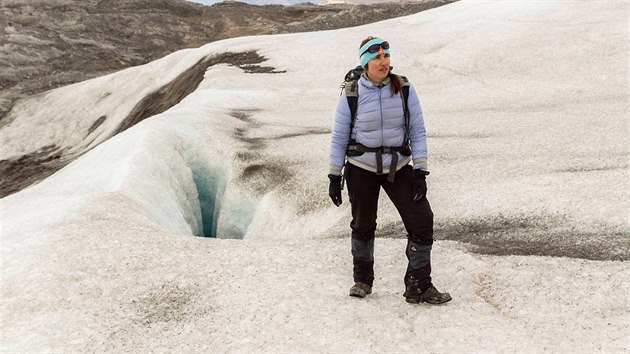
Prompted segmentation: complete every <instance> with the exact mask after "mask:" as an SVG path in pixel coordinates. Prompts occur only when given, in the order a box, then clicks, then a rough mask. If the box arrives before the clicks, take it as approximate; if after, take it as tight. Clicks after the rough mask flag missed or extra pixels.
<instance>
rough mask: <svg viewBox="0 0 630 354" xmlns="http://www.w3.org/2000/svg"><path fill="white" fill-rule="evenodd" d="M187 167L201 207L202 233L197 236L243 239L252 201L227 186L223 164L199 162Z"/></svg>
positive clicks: (252, 205)
mask: <svg viewBox="0 0 630 354" xmlns="http://www.w3.org/2000/svg"><path fill="white" fill-rule="evenodd" d="M190 167H191V170H192V175H193V180H194V182H195V187H196V189H197V194H198V196H199V206H200V208H201V223H200V224H201V226H202V228H201V232H200V233H201V234H199V235H196V236H204V237H214V238H226V239H227V238H229V239H242V238H243V237H244V236H245V234H246V233H247V229H248V228H249V225H250V224H251V222H252V219H253V218H254V213H255V205H254V203H253V202H252V201H251V200H250V199H249V198H247V197H244V196H241V195H239V193H237V192H236V191H233V190H227V181H226V178H225V173H224V171H223V169H222V168H219V167H215V168H210V167H209V166H204V165H201V164H196V165H194V166H190Z"/></svg>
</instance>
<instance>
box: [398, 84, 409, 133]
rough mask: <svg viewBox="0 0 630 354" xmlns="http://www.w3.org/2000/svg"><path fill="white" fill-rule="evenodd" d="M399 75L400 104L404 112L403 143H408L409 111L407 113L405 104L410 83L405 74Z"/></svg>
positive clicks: (407, 99) (407, 109)
mask: <svg viewBox="0 0 630 354" xmlns="http://www.w3.org/2000/svg"><path fill="white" fill-rule="evenodd" d="M399 77H400V81H401V86H402V88H401V90H402V94H401V98H402V104H403V111H404V113H405V144H408V143H409V125H410V123H409V121H410V119H411V118H410V115H411V114H410V113H409V106H408V105H407V102H408V101H409V86H410V85H411V84H410V83H409V79H407V77H406V76H402V75H401V76H399Z"/></svg>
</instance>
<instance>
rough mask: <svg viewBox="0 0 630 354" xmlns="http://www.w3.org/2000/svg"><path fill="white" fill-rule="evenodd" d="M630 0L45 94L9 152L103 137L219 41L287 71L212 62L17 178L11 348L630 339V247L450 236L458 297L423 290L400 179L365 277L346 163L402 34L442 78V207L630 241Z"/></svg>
mask: <svg viewBox="0 0 630 354" xmlns="http://www.w3.org/2000/svg"><path fill="white" fill-rule="evenodd" d="M628 5H629V4H628V1H616V0H612V1H535V2H533V1H532V2H527V1H466V0H462V1H460V2H457V3H453V4H450V5H446V6H443V7H440V8H436V9H433V10H429V11H426V12H422V13H419V14H416V15H413V16H408V17H405V18H400V19H393V20H388V21H384V22H379V23H375V24H370V25H366V26H363V27H356V28H350V29H341V30H335V31H324V32H314V33H303V34H291V35H277V36H256V37H244V38H237V39H231V40H226V41H220V42H215V43H211V44H208V45H206V46H203V47H201V48H198V49H188V50H185V51H181V52H177V53H174V54H172V55H170V56H167V57H165V58H162V59H160V60H157V61H155V62H152V63H149V64H146V65H143V66H139V67H135V68H130V69H127V70H124V71H120V72H118V73H115V74H112V75H108V76H105V77H101V78H97V79H94V80H90V81H86V82H83V83H78V84H74V85H71V86H67V87H64V88H60V89H57V90H54V91H51V92H49V93H46V94H43V95H40V96H38V97H37V98H35V99H33V100H30V101H25V102H23V103H22V105H21V106H19V107H18V109H20V110H23V111H24V112H27V113H26V114H24V115H20V116H19V117H18V118H17V119H16V120H15V121H13V122H12V123H11V124H9V125H7V126H5V127H3V128H2V129H1V130H0V138H1V139H2V154H1V155H0V156H1V157H2V158H8V157H11V156H19V155H20V154H23V153H25V152H29V151H33V150H36V149H38V148H41V147H43V146H47V145H51V144H53V145H56V146H60V147H72V148H75V149H77V154H79V153H82V152H83V151H84V150H85V149H88V148H92V147H93V146H94V145H96V144H97V143H98V142H100V141H97V140H95V143H93V142H92V140H86V136H85V130H86V129H88V128H89V127H91V126H92V125H93V124H94V122H95V121H96V120H97V119H98V118H99V117H101V116H102V115H106V116H107V117H108V120H107V121H106V122H105V123H103V124H102V125H100V126H99V128H98V130H97V131H96V132H95V135H98V136H103V137H104V136H107V135H108V132H111V131H115V128H116V124H119V123H120V122H121V121H122V119H124V117H125V115H126V114H128V112H129V111H130V110H131V109H132V107H133V102H137V100H138V97H143V96H145V95H147V94H148V93H150V92H152V90H155V89H158V88H159V87H161V86H162V85H164V83H165V82H168V81H169V80H171V79H172V78H174V77H176V76H177V75H179V74H180V73H182V72H183V71H185V70H186V69H187V68H189V67H190V66H191V65H193V64H195V63H197V62H198V61H199V60H200V59H201V58H203V57H205V56H207V55H218V54H221V53H224V52H245V51H250V50H256V51H258V53H259V54H261V55H263V56H264V57H266V58H268V60H267V61H266V62H265V63H264V65H266V66H273V67H275V68H277V69H278V70H283V71H286V72H285V73H280V74H246V73H244V72H243V71H242V70H240V69H238V68H236V67H233V66H229V65H226V64H221V65H215V66H212V67H211V68H209V69H208V71H207V72H206V74H205V78H204V81H202V83H201V84H200V85H199V87H198V88H197V90H196V91H194V92H193V93H192V94H190V95H189V96H187V97H186V98H185V99H184V100H182V101H181V102H180V103H179V104H177V105H176V106H174V107H172V108H171V109H169V110H167V111H166V112H164V113H161V114H159V115H156V116H154V117H151V118H150V119H147V120H145V121H143V122H141V123H139V124H137V125H135V126H134V127H132V128H130V129H128V130H126V131H124V132H123V133H120V134H118V135H116V136H114V137H113V138H111V139H109V140H106V141H105V142H103V143H101V144H100V145H98V146H96V147H95V148H93V149H91V150H89V152H87V153H86V154H85V155H83V156H81V157H80V158H78V159H77V160H75V161H74V162H73V163H71V164H70V165H68V166H66V167H65V168H64V169H62V170H61V171H59V172H58V173H56V174H54V175H53V176H51V177H49V178H47V179H45V180H44V181H42V182H40V183H39V184H37V185H34V186H32V187H30V188H27V189H25V190H23V191H21V192H19V193H16V194H14V195H11V196H8V197H5V198H3V199H2V200H1V207H2V279H1V280H2V282H1V285H2V300H1V303H0V311H1V314H2V316H1V319H0V321H1V328H2V331H1V336H2V337H1V338H0V343H1V344H0V351H2V352H76V351H81V352H84V351H98V352H100V351H115V352H120V351H131V352H143V351H156V352H157V351H159V352H175V351H186V352H208V351H213V352H215V351H216V352H246V351H254V352H296V351H299V352H543V351H550V352H569V351H570V352H580V353H590V352H593V351H598V352H627V351H629V350H630V339H629V336H628V333H630V316H629V315H630V309H629V307H628V293H630V283H629V282H628V276H629V275H630V273H629V272H628V266H627V261H612V260H598V261H595V260H587V259H579V258H566V257H542V256H534V255H530V256H515V255H509V256H493V255H483V254H479V253H473V252H471V250H470V248H469V247H468V245H467V244H465V243H459V242H455V241H446V240H443V239H442V240H440V234H439V232H438V233H437V234H436V237H437V238H438V241H437V242H436V244H435V246H434V252H433V260H432V263H433V268H434V274H433V278H434V281H435V284H436V285H437V286H438V288H440V289H443V290H445V291H449V292H450V293H451V295H453V298H454V300H453V301H452V302H450V303H448V304H446V305H444V306H427V305H419V306H418V305H416V306H413V305H409V304H407V303H405V302H404V298H403V297H402V291H403V284H402V278H403V275H404V271H405V269H406V268H405V267H406V259H405V256H404V247H405V241H404V238H403V237H404V230H403V227H402V225H401V224H400V223H399V221H398V220H399V217H398V216H397V214H396V212H395V210H394V208H393V206H392V205H391V203H389V201H387V199H386V197H384V198H383V199H382V203H381V208H380V211H379V225H380V226H381V227H380V228H379V230H377V233H379V232H380V235H381V236H383V235H385V236H387V237H379V236H378V235H377V240H376V250H375V253H376V254H375V257H376V265H375V272H376V280H375V288H374V293H373V294H372V295H371V296H369V297H368V298H366V299H364V300H357V299H354V298H350V297H348V296H347V290H348V288H349V287H350V285H351V283H352V274H351V273H352V269H351V267H352V264H351V263H352V260H351V255H350V242H349V232H348V231H349V227H348V224H349V221H350V216H349V204H348V202H347V198H345V199H344V204H343V205H342V206H341V208H339V209H338V208H335V207H334V206H332V204H331V203H330V202H329V200H328V196H327V178H326V173H327V171H328V158H327V156H328V143H329V138H330V136H329V129H330V126H331V124H332V117H333V114H334V109H335V105H336V101H337V99H338V94H339V88H338V84H339V83H340V80H341V78H342V77H343V75H344V74H345V72H346V71H347V70H348V69H349V68H351V67H353V66H354V65H356V62H357V59H356V47H358V44H359V42H360V41H361V39H362V38H364V37H366V36H367V35H378V36H381V37H383V38H386V39H387V40H388V41H390V43H391V44H392V64H393V65H394V67H395V70H394V71H395V72H398V73H401V74H404V75H406V76H407V77H409V78H410V80H411V81H412V83H413V84H414V86H415V87H416V89H417V91H418V92H419V94H420V99H421V101H422V104H423V109H424V112H425V119H426V124H427V129H428V133H429V139H428V142H429V154H430V156H429V167H430V170H431V176H430V177H429V199H430V201H431V202H432V206H433V209H434V212H435V215H436V222H437V223H438V224H439V223H442V224H446V223H448V220H472V219H475V218H482V219H483V218H489V219H492V218H496V217H497V215H502V216H504V217H506V218H510V217H521V216H526V217H529V216H531V217H534V218H536V217H546V218H548V219H549V220H551V221H552V222H553V221H554V220H556V219H555V218H557V220H559V221H558V222H561V223H562V225H560V226H558V227H562V228H566V229H567V230H569V231H566V232H565V233H563V234H561V235H562V237H563V238H566V239H569V241H571V240H572V237H578V236H574V235H590V236H589V237H590V238H589V240H585V242H586V241H588V242H596V241H597V238H599V240H600V241H601V243H603V244H606V243H608V242H610V240H609V235H612V234H614V235H623V237H624V239H623V240H622V241H623V242H621V246H619V248H621V249H620V250H617V251H618V254H621V255H623V254H625V256H624V257H622V258H623V259H627V258H628V257H627V253H628V249H630V248H629V247H628V242H627V241H628V239H627V231H628V216H629V214H628V200H630V199H629V198H628V197H629V193H628V155H629V151H628V133H629V130H628V118H627V117H628V41H627V29H628V15H627V14H628V7H629V6H628ZM26 103H28V104H26ZM46 109H49V110H50V111H49V112H48V119H47V116H46V113H47V112H46ZM96 111H97V112H96ZM200 196H201V198H200ZM344 197H345V196H344ZM209 225H212V226H209ZM547 226H548V227H549V228H554V227H555V226H554V225H553V224H549V225H547ZM209 227H214V228H216V234H217V235H218V238H203V237H195V236H194V235H201V234H203V233H204V229H206V231H207V228H209ZM385 231H386V232H385ZM538 231H540V230H538ZM543 231H544V230H543ZM556 231H557V230H556ZM243 234H244V238H243V239H242V240H238V239H233V238H238V237H241V236H242V235H243ZM552 235H554V237H557V235H558V233H557V232H556V233H553V234H552ZM580 237H582V236H580ZM593 238H595V241H594V240H593ZM534 241H535V240H534ZM544 241H545V242H547V243H553V242H558V243H559V244H563V242H567V241H566V240H565V239H557V240H544ZM574 241H575V240H574ZM616 241H619V240H616ZM532 242H533V241H532ZM545 242H541V243H538V244H537V243H535V242H534V245H541V247H542V246H544V245H545ZM579 242H581V240H578V242H577V243H579ZM574 243H575V242H574ZM506 247H507V246H506ZM615 247H617V246H615ZM533 253H534V254H536V252H533ZM538 254H544V253H538Z"/></svg>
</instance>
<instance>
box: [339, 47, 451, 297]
mask: <svg viewBox="0 0 630 354" xmlns="http://www.w3.org/2000/svg"><path fill="white" fill-rule="evenodd" d="M359 59H360V62H361V67H362V68H363V73H362V74H361V76H360V78H359V79H358V81H357V82H353V83H352V84H351V85H352V88H351V89H350V90H348V89H346V90H345V91H344V92H343V94H342V95H341V97H340V98H339V103H338V105H337V112H336V116H335V123H334V126H333V131H332V142H331V152H330V174H329V175H328V177H329V179H330V187H329V195H330V198H331V199H332V201H333V203H334V204H335V205H336V206H339V205H341V189H342V184H343V179H345V180H346V181H347V185H348V195H349V198H350V204H351V206H352V222H351V223H350V227H351V229H352V256H353V265H354V270H353V276H354V282H355V284H354V286H352V288H350V296H354V297H360V298H363V297H365V296H366V295H368V294H371V293H372V285H373V281H374V232H375V230H376V212H377V208H378V197H379V192H380V189H381V187H382V188H383V189H384V190H385V193H387V195H388V196H389V198H390V200H391V201H392V202H393V203H394V205H395V206H396V209H397V210H398V212H399V213H400V216H401V217H402V221H403V223H404V225H405V229H406V230H407V238H408V240H407V251H406V255H407V258H408V260H409V264H408V266H407V273H406V274H405V287H406V291H405V293H404V295H403V296H405V298H406V300H407V302H409V303H419V302H427V303H431V304H440V303H444V302H447V301H450V300H451V296H450V295H449V294H448V293H441V292H439V291H438V290H437V289H436V288H435V287H434V286H433V284H432V282H431V247H432V244H433V212H432V211H431V207H430V205H429V202H428V200H427V198H426V193H427V184H426V176H427V175H428V174H429V172H428V170H427V145H426V133H425V128H424V120H423V117H422V109H421V108H420V101H419V99H418V96H417V95H416V93H415V91H414V89H413V87H411V86H410V85H409V84H408V83H406V79H404V80H403V79H402V78H401V77H399V76H398V75H395V74H393V73H392V72H391V67H390V48H389V43H388V42H386V41H384V40H382V39H380V38H374V37H368V38H366V39H365V40H363V42H362V43H361V46H360V49H359ZM404 86H409V88H408V92H409V94H408V99H407V102H405V100H404V98H403V97H404V96H403V95H401V93H402V92H403V87H404ZM353 90H354V91H353ZM405 92H406V91H405ZM357 94H358V100H357V101H356V102H357V106H356V112H355V113H356V115H355V118H354V120H353V119H352V115H353V114H352V111H351V108H350V105H351V104H350V101H351V100H349V99H348V97H350V96H351V95H357ZM405 106H406V107H405ZM406 115H407V116H406ZM409 144H410V145H411V146H410V147H411V151H409V150H410V149H409ZM410 155H411V156H410ZM410 161H412V164H413V168H412V166H410V165H409V162H410ZM344 165H345V169H344V174H343V178H342V175H341V170H342V168H343V167H344Z"/></svg>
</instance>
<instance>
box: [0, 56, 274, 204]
mask: <svg viewBox="0 0 630 354" xmlns="http://www.w3.org/2000/svg"><path fill="white" fill-rule="evenodd" d="M265 60H266V59H265V58H264V57H262V56H260V55H259V54H258V53H256V52H253V51H251V52H243V53H221V54H219V55H214V56H209V57H205V58H203V59H201V60H199V62H197V63H196V64H195V65H193V66H192V67H190V68H189V69H188V70H186V71H184V72H183V73H181V74H180V75H179V76H177V77H176V78H175V79H174V80H172V81H171V82H169V83H168V84H166V85H164V86H162V87H160V88H159V89H158V90H156V91H155V92H153V93H152V94H150V95H147V96H145V97H143V98H142V99H141V100H140V101H139V102H138V103H137V104H136V105H135V107H134V108H133V109H132V111H131V112H130V113H129V115H128V116H127V117H126V118H125V119H124V120H123V121H122V122H121V123H120V125H119V126H118V129H116V130H115V131H114V132H112V133H111V136H114V135H116V134H118V133H121V132H123V131H125V130H127V129H129V128H131V127H132V126H134V125H136V124H137V123H139V122H141V121H142V120H144V119H146V118H149V117H152V116H154V115H156V114H160V113H162V112H165V111H166V110H168V109H169V108H171V107H173V106H175V105H176V104H178V103H179V102H180V101H181V100H182V99H184V98H185V97H186V96H188V95H189V94H190V93H192V92H193V91H195V90H196V89H197V86H199V84H200V83H201V81H202V80H203V76H204V73H205V72H206V70H207V69H208V68H209V67H210V66H213V65H217V64H228V65H233V66H236V67H238V68H240V69H242V70H243V71H245V72H246V73H265V74H277V73H283V71H277V70H276V69H275V68H273V67H269V66H261V65H258V64H260V63H262V62H264V61H265ZM106 120H107V116H101V117H99V118H98V119H96V120H95V121H94V124H92V126H91V127H90V128H89V129H88V135H87V136H86V137H85V139H86V140H87V139H88V138H89V137H90V135H91V134H92V133H93V132H95V131H96V130H97V128H98V127H99V126H100V125H102V124H103V123H104V122H105V121H106ZM92 140H94V139H92ZM88 145H91V143H90V144H88ZM65 150H67V148H60V147H58V146H55V145H50V146H45V147H43V148H41V149H39V150H37V151H34V152H31V153H28V154H25V155H22V156H20V157H18V158H12V159H6V160H0V198H3V197H5V196H7V195H10V194H13V193H16V192H19V191H20V190H22V189H24V188H26V187H28V186H30V185H31V184H34V183H36V182H39V181H41V180H43V179H44V178H46V177H48V176H50V175H52V174H53V173H55V172H56V171H58V170H60V169H62V168H63V167H65V166H66V165H67V164H69V163H70V162H72V161H73V160H75V159H76V158H78V157H79V156H81V155H83V154H84V153H85V152H87V151H88V150H85V151H83V152H81V153H79V154H78V155H77V154H72V155H70V156H68V155H66V154H65Z"/></svg>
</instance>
